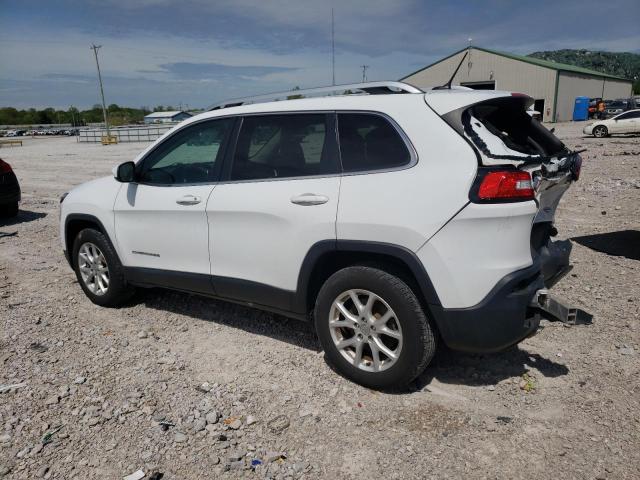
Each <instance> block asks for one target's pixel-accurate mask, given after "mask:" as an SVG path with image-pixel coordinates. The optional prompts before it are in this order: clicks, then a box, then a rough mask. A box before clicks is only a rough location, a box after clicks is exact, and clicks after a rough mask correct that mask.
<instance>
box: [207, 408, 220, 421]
mask: <svg viewBox="0 0 640 480" xmlns="http://www.w3.org/2000/svg"><path fill="white" fill-rule="evenodd" d="M205 419H206V420H207V423H208V424H210V425H213V424H214V423H218V420H219V419H220V415H218V412H216V411H215V410H212V411H210V412H209V413H207V415H206V417H205Z"/></svg>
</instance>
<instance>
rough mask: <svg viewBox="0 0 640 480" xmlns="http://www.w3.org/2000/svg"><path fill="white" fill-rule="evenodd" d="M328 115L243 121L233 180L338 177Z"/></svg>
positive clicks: (246, 118)
mask: <svg viewBox="0 0 640 480" xmlns="http://www.w3.org/2000/svg"><path fill="white" fill-rule="evenodd" d="M327 130H328V126H327V115H325V114H323V113H318V114H316V113H313V114H303V113H301V114H284V115H256V116H248V117H245V118H244V119H243V120H242V127H241V129H240V135H239V136H238V141H237V144H236V152H235V155H234V159H233V165H232V167H231V180H260V179H267V178H283V177H284V178H286V177H303V176H312V175H325V174H331V173H337V171H338V164H337V159H335V158H332V155H330V154H329V149H328V147H327V138H328V136H327Z"/></svg>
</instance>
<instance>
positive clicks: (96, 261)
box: [78, 242, 109, 296]
mask: <svg viewBox="0 0 640 480" xmlns="http://www.w3.org/2000/svg"><path fill="white" fill-rule="evenodd" d="M78 268H79V269H80V276H81V277H82V281H83V282H84V284H85V286H86V287H87V288H88V289H89V291H90V292H91V293H93V294H94V295H99V296H100V295H104V294H105V293H107V290H108V289H109V266H108V265H107V260H106V258H105V257H104V254H103V253H102V251H101V250H100V248H98V246H97V245H95V244H93V243H91V242H86V243H83V244H82V246H81V247H80V249H79V250H78Z"/></svg>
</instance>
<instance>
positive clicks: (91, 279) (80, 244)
mask: <svg viewBox="0 0 640 480" xmlns="http://www.w3.org/2000/svg"><path fill="white" fill-rule="evenodd" d="M72 259H73V268H74V270H75V272H76V277H77V279H78V283H79V284H80V287H82V290H83V291H84V293H85V294H86V295H87V297H89V300H91V301H92V302H93V303H95V304H96V305H100V306H102V307H119V306H121V305H122V304H124V303H125V302H126V301H127V300H129V298H131V296H132V295H133V293H134V289H133V287H131V286H130V285H128V284H127V282H126V280H125V276H124V269H123V268H122V264H121V263H120V259H119V258H118V255H117V254H116V252H115V250H114V249H113V247H112V246H111V243H110V242H109V241H108V240H107V238H106V237H105V236H104V235H103V234H102V233H101V232H99V231H97V230H94V229H92V228H86V229H84V230H82V231H81V232H80V233H79V234H78V236H77V237H76V239H75V242H74V244H73V256H72Z"/></svg>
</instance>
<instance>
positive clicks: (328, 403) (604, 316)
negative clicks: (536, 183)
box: [0, 123, 640, 480]
mask: <svg viewBox="0 0 640 480" xmlns="http://www.w3.org/2000/svg"><path fill="white" fill-rule="evenodd" d="M581 127H582V125H580V124H571V123H568V124H558V125H556V129H557V134H558V135H559V136H560V137H561V138H562V139H563V140H565V141H566V143H568V144H569V145H570V146H572V147H578V148H587V149H588V150H587V152H586V153H584V154H583V155H584V159H585V161H584V167H583V172H582V178H581V179H580V181H579V182H578V183H577V184H576V185H575V186H573V187H572V189H571V190H570V191H569V192H568V193H567V195H565V198H564V199H563V201H562V203H561V206H560V208H559V210H558V218H557V226H558V229H559V230H560V234H559V237H561V238H571V239H572V241H573V245H574V247H573V248H574V253H573V262H574V264H575V268H574V270H573V272H572V274H570V275H569V276H567V277H566V278H565V279H564V280H563V281H562V282H561V283H560V284H559V285H558V286H557V287H556V289H555V291H556V293H558V294H559V295H561V296H564V297H565V298H567V299H568V300H569V301H570V302H572V303H573V304H575V305H576V306H577V307H579V308H581V309H582V310H584V312H585V313H583V314H582V318H584V319H586V318H588V317H589V316H590V315H592V316H593V323H592V324H591V325H579V326H573V327H571V328H566V327H564V326H562V325H561V324H557V323H549V322H543V328H542V329H541V331H540V332H539V333H538V335H537V336H535V337H533V338H531V339H528V340H526V341H524V342H523V343H522V344H520V345H519V346H518V347H515V348H513V349H511V350H509V351H507V352H504V353H501V354H495V355H484V356H482V355H462V354H455V353H452V352H447V351H442V352H441V353H440V354H439V355H438V356H437V357H436V359H435V360H434V362H433V363H432V365H431V366H430V367H429V368H428V369H427V371H426V372H425V373H424V374H423V375H422V376H421V378H419V380H418V381H417V382H416V384H415V385H414V387H413V388H412V389H411V391H408V392H398V393H379V392H374V391H370V390H367V389H365V388H362V387H359V386H357V385H354V384H352V383H350V382H348V381H346V380H344V379H343V378H341V377H339V376H338V375H336V374H335V373H334V372H332V371H331V370H330V369H329V367H328V366H327V365H326V363H325V362H324V360H323V356H322V354H321V353H320V352H319V347H318V342H317V340H316V338H315V335H314V333H313V331H312V329H311V327H310V326H309V325H307V324H305V323H301V322H296V321H293V320H287V319H285V318H282V317H279V316H274V315H271V314H266V313H262V312H259V311H256V310H252V309H249V308H244V307H240V306H234V305H230V304H226V303H223V302H218V301H214V300H209V299H205V298H201V297H197V296H191V295H187V294H182V293H174V292H169V291H164V290H160V289H156V290H148V291H143V292H142V293H140V294H139V295H138V296H137V297H136V299H135V300H134V302H132V303H131V305H130V306H128V307H126V308H121V309H117V310H113V309H104V308H100V307H97V306H95V305H93V304H92V303H90V302H89V300H88V299H87V298H85V296H84V295H83V293H82V291H81V290H80V287H79V286H78V285H77V282H76V280H75V276H74V275H73V273H72V272H71V270H70V269H69V267H68V265H67V264H66V262H65V260H64V258H63V255H62V251H61V247H60V242H59V239H58V213H57V212H58V197H59V196H60V194H62V193H63V192H65V191H67V190H68V189H69V188H70V187H72V186H73V185H76V184H78V183H80V182H83V181H85V180H89V179H91V178H95V177H98V176H101V175H106V174H109V173H110V170H111V167H112V166H113V165H115V164H117V163H119V162H121V161H124V160H128V159H131V158H132V157H133V156H134V154H135V153H137V152H138V151H139V150H141V149H142V148H144V146H145V144H121V145H117V146H108V147H103V146H100V145H86V144H77V143H75V140H74V139H69V138H59V139H58V138H43V139H41V138H36V139H27V140H26V142H25V145H24V146H23V147H16V148H3V149H2V151H0V156H1V157H2V158H3V159H5V160H7V161H9V162H10V163H11V164H12V165H13V167H14V170H15V171H16V172H17V175H18V177H19V179H20V182H21V185H22V188H23V202H22V204H21V209H22V211H21V213H20V215H19V217H18V218H17V220H15V221H11V222H9V223H6V222H5V223H4V224H1V223H0V321H1V325H2V330H1V331H0V365H1V367H2V368H1V369H0V385H7V384H18V386H16V387H14V388H13V389H11V390H9V391H5V392H4V393H0V477H3V476H4V477H6V478H11V479H13V478H25V479H33V478H39V477H44V478H56V479H63V478H64V479H70V478H77V479H86V478H122V477H124V476H126V475H129V474H132V473H134V472H136V471H138V470H142V472H143V473H144V474H145V475H146V476H145V478H146V479H150V478H154V479H156V480H157V479H158V478H160V477H162V478H164V479H175V478H265V477H267V478H362V477H363V476H365V477H366V476H369V475H370V476H373V475H376V476H380V477H383V478H391V479H393V478H398V479H412V478H463V477H473V478H505V479H507V478H563V479H571V478H580V479H585V478H598V479H600V478H611V479H624V478H627V479H631V478H640V383H639V382H638V378H639V376H640V319H639V306H640V300H639V298H638V297H639V295H638V292H639V287H638V285H639V284H640V263H639V260H640V137H637V136H636V137H614V138H606V139H594V138H583V137H582V135H581V134H580V130H581ZM252 464H253V465H254V468H253V469H251V465H252ZM134 478H137V477H134Z"/></svg>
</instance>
